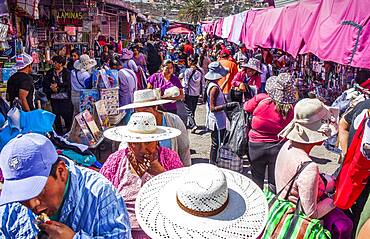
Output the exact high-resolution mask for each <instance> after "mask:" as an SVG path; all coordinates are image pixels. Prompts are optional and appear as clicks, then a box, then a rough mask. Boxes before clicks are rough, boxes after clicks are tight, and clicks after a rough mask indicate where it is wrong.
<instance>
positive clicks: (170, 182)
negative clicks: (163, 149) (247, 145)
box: [135, 164, 268, 239]
mask: <svg viewBox="0 0 370 239" xmlns="http://www.w3.org/2000/svg"><path fill="white" fill-rule="evenodd" d="M267 212H268V206H267V201H266V198H265V196H264V194H263V192H262V190H261V189H260V188H259V187H258V186H257V185H256V184H255V183H254V182H253V181H252V180H251V179H249V178H247V177H246V176H244V175H242V174H239V173H236V172H234V171H231V170H227V169H221V168H218V167H216V166H214V165H211V164H195V165H193V166H190V167H186V168H180V169H175V170H170V171H167V172H164V173H161V174H159V175H157V176H156V177H154V178H152V179H151V180H150V181H148V182H147V183H146V184H144V185H143V187H142V188H141V189H140V192H139V194H138V196H137V198H136V203H135V213H136V217H137V220H138V222H139V224H140V226H141V228H142V229H143V230H144V231H145V233H146V234H147V235H149V236H150V237H151V238H153V239H159V238H208V239H214V238H230V239H231V238H232V239H245V238H250V239H253V238H257V237H258V236H259V235H260V234H261V232H262V231H263V229H264V227H265V224H266V221H267Z"/></svg>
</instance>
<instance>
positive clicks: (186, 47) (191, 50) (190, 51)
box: [184, 44, 194, 56]
mask: <svg viewBox="0 0 370 239" xmlns="http://www.w3.org/2000/svg"><path fill="white" fill-rule="evenodd" d="M184 52H185V54H186V55H188V56H190V55H193V54H194V48H193V47H192V45H190V44H185V45H184Z"/></svg>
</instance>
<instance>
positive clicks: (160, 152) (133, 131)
mask: <svg viewBox="0 0 370 239" xmlns="http://www.w3.org/2000/svg"><path fill="white" fill-rule="evenodd" d="M180 134H181V131H180V130H178V129H175V128H171V127H164V126H157V123H156V119H155V117H154V115H153V114H151V113H146V112H141V113H134V114H133V115H132V116H131V118H130V121H129V123H128V125H127V126H118V127H115V128H112V129H109V130H107V131H106V132H105V133H104V136H105V137H107V138H109V139H112V140H116V141H119V140H123V141H125V142H127V143H128V147H127V148H125V149H122V150H119V151H117V152H115V153H113V154H111V155H110V156H109V158H108V159H107V161H106V162H105V163H104V165H103V168H102V169H101V170H100V173H102V174H103V175H104V176H105V177H107V178H108V180H109V181H111V182H112V183H113V185H114V186H115V187H116V188H117V189H118V191H119V192H120V194H121V195H122V196H123V197H124V199H125V202H126V204H127V210H128V212H129V216H130V220H131V225H132V237H133V238H134V239H137V238H140V239H142V238H148V236H147V235H146V234H145V233H144V232H143V231H142V230H141V228H140V227H139V225H138V223H137V221H136V217H135V201H136V196H137V194H138V193H139V190H140V188H141V186H142V185H144V184H145V183H146V182H147V181H148V180H149V179H150V178H152V177H154V176H156V175H158V174H160V173H163V172H165V171H168V170H172V169H175V168H181V167H182V166H183V165H182V162H181V160H180V158H179V156H178V154H177V153H176V152H175V151H173V150H171V149H169V148H166V147H161V146H159V143H158V141H160V140H166V139H171V138H174V137H177V136H178V135H180Z"/></svg>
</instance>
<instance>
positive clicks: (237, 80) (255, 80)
mask: <svg viewBox="0 0 370 239" xmlns="http://www.w3.org/2000/svg"><path fill="white" fill-rule="evenodd" d="M246 77H247V74H246V72H245V71H239V72H238V73H237V74H236V75H235V77H234V79H233V80H232V83H231V84H232V86H233V87H239V85H240V84H241V83H243V82H244V81H245V78H246ZM248 85H250V86H255V87H256V88H257V92H260V91H261V76H257V75H254V76H252V77H251V78H250V79H249V82H248Z"/></svg>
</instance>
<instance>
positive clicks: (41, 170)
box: [0, 133, 58, 206]
mask: <svg viewBox="0 0 370 239" xmlns="http://www.w3.org/2000/svg"><path fill="white" fill-rule="evenodd" d="M57 159H58V154H57V152H56V150H55V147H54V145H53V144H52V143H51V141H50V140H49V139H48V138H46V137H45V136H43V135H41V134H35V133H29V134H24V135H18V136H17V137H16V138H14V139H12V140H11V141H10V142H8V143H7V144H6V145H5V147H4V148H3V149H2V151H1V153H0V168H1V170H2V173H3V176H4V185H3V190H2V192H1V194H0V206H1V205H4V204H7V203H11V202H21V201H25V200H28V199H31V198H34V197H36V196H38V195H39V194H40V193H41V192H42V190H43V189H44V187H45V185H46V181H47V179H48V177H49V174H50V170H51V166H52V165H53V163H55V162H56V161H57Z"/></svg>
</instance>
